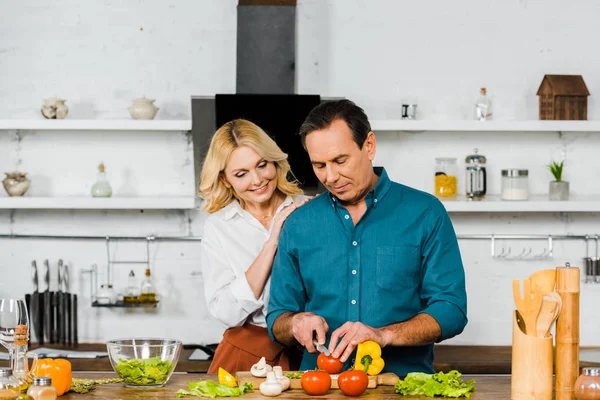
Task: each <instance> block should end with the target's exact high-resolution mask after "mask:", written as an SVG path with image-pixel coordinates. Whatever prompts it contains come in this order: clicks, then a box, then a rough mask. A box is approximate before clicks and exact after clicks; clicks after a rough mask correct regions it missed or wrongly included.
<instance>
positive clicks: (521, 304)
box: [513, 279, 542, 336]
mask: <svg viewBox="0 0 600 400" xmlns="http://www.w3.org/2000/svg"><path fill="white" fill-rule="evenodd" d="M513 297H514V299H515V305H516V306H517V310H518V311H519V313H520V314H521V315H522V316H523V321H524V322H525V333H527V334H531V336H535V335H536V320H537V316H538V314H539V313H540V308H541V306H542V295H541V294H540V293H539V292H537V291H532V290H531V282H530V281H529V279H523V297H521V287H520V283H519V279H513Z"/></svg>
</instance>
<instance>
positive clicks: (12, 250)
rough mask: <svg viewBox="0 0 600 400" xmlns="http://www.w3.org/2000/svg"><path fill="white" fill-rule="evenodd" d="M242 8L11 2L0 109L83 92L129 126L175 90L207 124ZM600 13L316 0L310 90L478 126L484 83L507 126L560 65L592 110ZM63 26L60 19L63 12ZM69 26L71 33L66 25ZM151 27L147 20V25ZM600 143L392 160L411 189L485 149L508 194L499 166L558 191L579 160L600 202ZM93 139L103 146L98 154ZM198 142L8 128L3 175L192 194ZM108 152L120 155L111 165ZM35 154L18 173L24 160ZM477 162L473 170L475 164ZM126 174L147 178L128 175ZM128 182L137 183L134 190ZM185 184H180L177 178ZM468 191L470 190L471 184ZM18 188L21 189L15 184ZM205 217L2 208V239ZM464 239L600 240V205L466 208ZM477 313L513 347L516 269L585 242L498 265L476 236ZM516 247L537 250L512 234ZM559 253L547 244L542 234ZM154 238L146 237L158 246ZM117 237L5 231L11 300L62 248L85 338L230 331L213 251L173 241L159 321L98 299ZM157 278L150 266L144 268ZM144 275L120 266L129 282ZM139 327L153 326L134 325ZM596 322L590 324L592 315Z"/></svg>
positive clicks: (386, 141)
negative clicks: (17, 134)
mask: <svg viewBox="0 0 600 400" xmlns="http://www.w3.org/2000/svg"><path fill="white" fill-rule="evenodd" d="M236 3H237V2H235V1H233V0H230V1H223V0H214V1H208V0H205V1H190V0H188V1H177V2H176V1H167V2H165V1H159V0H155V1H136V2H134V1H127V2H112V1H104V2H96V3H94V4H87V3H85V4H84V3H81V2H74V1H67V2H63V3H60V4H53V5H51V6H50V5H47V4H46V3H42V2H40V1H32V2H28V3H27V4H21V3H19V4H16V3H12V4H10V6H9V5H8V4H7V3H3V4H1V5H0V15H1V16H2V17H0V22H2V23H0V76H2V79H1V81H0V101H1V104H2V105H3V106H2V107H1V108H0V118H37V117H38V113H39V111H38V109H39V105H40V104H41V102H42V98H44V97H48V96H51V95H57V96H61V97H63V98H67V99H68V105H69V106H70V114H69V118H73V119H75V118H128V116H127V111H126V107H127V106H128V104H129V102H130V100H131V99H132V98H135V97H138V96H141V95H146V96H148V97H152V98H156V99H157V106H158V107H160V108H161V111H160V112H159V114H158V117H157V118H162V119H173V118H182V117H189V116H190V96H191V95H211V94H214V93H231V92H234V91H235V35H236V9H235V7H236ZM598 17H600V5H598V4H596V2H594V1H593V0H578V1H576V2H572V3H570V4H569V7H565V6H564V2H561V1H558V0H552V1H545V2H538V1H527V0H521V1H504V2H481V1H475V0H459V1H455V2H452V3H448V2H444V1H421V2H405V1H390V0H388V1H384V0H375V1H373V0H371V1H366V0H363V1H359V0H354V1H349V0H335V1H334V0H331V1H323V0H311V1H309V0H305V1H299V5H298V25H297V29H298V43H297V46H298V52H297V67H298V70H297V87H298V92H299V93H319V94H321V95H324V96H346V97H348V98H350V99H353V100H355V101H356V102H357V103H358V104H359V105H362V106H363V107H364V108H365V109H366V111H367V113H368V114H369V116H370V117H371V118H372V119H380V118H398V117H400V114H401V104H402V103H404V102H408V101H410V102H416V103H418V117H419V118H420V119H436V120H456V119H470V118H471V114H472V105H473V102H474V100H475V99H476V97H477V96H478V91H479V88H480V87H482V86H485V87H487V88H488V93H489V94H490V96H491V98H492V100H493V102H494V109H495V118H496V119H520V120H524V119H537V97H536V96H535V92H536V90H537V88H538V85H539V83H540V82H541V79H542V77H543V75H544V74H545V73H565V74H570V73H576V74H582V75H583V76H584V78H585V80H586V83H587V85H588V88H589V90H590V92H591V93H592V96H590V97H589V106H588V116H589V119H595V118H596V119H597V118H598V115H599V114H600V113H599V111H598V107H599V105H598V102H595V100H594V98H595V97H594V95H595V94H596V93H598V92H600V90H599V89H600V88H599V86H600V78H599V77H598V74H596V69H597V68H596V66H597V64H598V61H599V56H598V55H597V52H594V51H593V48H592V47H590V45H589V43H593V38H595V37H597V36H598V30H597V28H595V27H596V24H595V21H596V20H597V19H598ZM57 20H60V21H61V22H62V23H61V24H58V23H57V22H56V21H57ZM59 25H60V27H59ZM140 28H143V30H141V29H140ZM599 140H600V139H598V137H597V135H594V134H585V133H580V134H567V135H563V136H559V135H558V134H549V133H526V134H525V133H523V134H519V133H512V134H508V133H485V134H477V133H462V134H461V133H458V134H457V133H443V132H442V133H419V134H409V133H400V132H398V133H381V134H378V145H379V146H378V155H377V159H376V163H377V164H379V165H384V166H385V167H386V168H387V169H388V172H389V173H390V175H391V177H392V178H393V179H395V180H397V181H399V182H403V183H406V184H408V185H411V186H414V187H417V188H419V189H423V190H427V191H431V188H432V175H433V163H434V158H435V157H438V156H454V157H457V158H459V160H462V159H464V157H465V156H466V155H467V154H470V153H471V151H472V150H473V148H475V147H477V148H479V149H480V153H482V154H485V155H486V156H487V157H488V159H489V175H490V181H489V183H490V192H491V193H498V192H499V190H500V182H499V174H500V172H499V170H500V169H501V168H507V167H519V168H528V169H529V170H530V180H531V191H532V192H533V193H538V194H543V193H546V192H547V182H548V181H549V180H550V178H551V176H550V174H549V173H548V172H547V171H546V170H545V168H544V165H545V164H547V163H548V162H549V161H550V159H551V158H553V157H554V158H556V157H562V156H563V155H565V156H566V159H567V168H566V172H565V178H566V179H567V180H569V181H571V185H572V192H573V193H574V194H577V195H585V194H600V184H599V183H598V182H597V180H596V179H595V172H596V171H595V170H596V168H597V161H596V160H597V157H596V153H597V152H598V151H600V143H598V141H599ZM88 145H89V146H88ZM190 156H191V155H190V148H189V144H188V143H187V139H186V138H185V137H184V136H181V135H178V134H165V133H154V134H131V133H129V134H127V133H111V134H106V135H100V134H94V135H90V134H89V133H69V134H64V133H63V134H61V133H53V134H49V133H44V134H26V135H25V136H24V138H23V140H22V141H21V142H17V141H16V140H14V138H11V137H10V135H8V134H6V133H5V134H0V167H1V168H2V170H5V169H7V168H11V169H12V168H16V167H17V166H19V168H22V169H26V170H28V171H30V173H31V174H32V175H33V176H34V177H37V178H38V181H41V182H44V185H43V186H36V185H34V186H33V187H32V189H31V190H32V192H31V193H32V194H34V193H36V194H39V193H42V192H43V193H53V194H81V193H87V191H88V190H89V185H90V184H91V183H93V180H94V178H95V172H94V171H95V169H94V168H95V165H96V164H97V162H98V161H100V160H103V161H105V162H106V163H107V167H108V171H109V173H110V174H111V175H110V176H111V181H114V184H115V186H116V187H120V188H122V189H126V188H133V189H132V191H133V193H146V194H148V193H162V194H166V193H173V191H175V192H178V193H190V192H191V191H193V175H192V174H193V169H192V168H191V167H190V164H189V163H188V162H187V160H189V157H190ZM107 160H108V161H107ZM19 162H20V163H21V164H20V165H18V163H19ZM461 167H462V165H461ZM126 177H130V180H129V181H128V180H127V179H126ZM123 182H130V184H128V185H124V184H123ZM174 182H175V184H173V183H174ZM461 187H462V183H461ZM0 195H4V194H0ZM203 217H204V215H203V214H202V213H199V212H185V213H184V212H177V211H172V212H145V213H143V214H140V213H139V212H84V211H78V212H59V211H56V212H44V211H35V212H33V211H18V212H14V213H10V212H6V211H4V212H0V232H2V233H6V232H13V233H56V234H64V233H81V234H113V235H114V234H141V235H146V234H149V233H155V234H161V233H162V234H172V235H186V234H190V233H191V234H194V235H200V234H201V233H202V219H203ZM452 218H453V222H454V224H455V228H456V230H457V233H459V234H470V233H482V234H489V233H497V234H501V233H524V234H527V233H538V234H550V233H552V234H564V233H570V234H585V233H599V232H600V224H599V217H598V215H596V214H568V215H563V214H516V215H512V214H500V215H489V214H469V215H453V216H452ZM460 244H461V250H462V254H463V258H464V262H465V269H466V272H467V283H468V294H469V319H470V323H469V325H468V327H467V329H466V330H465V332H464V333H463V334H462V335H461V336H459V337H458V338H455V339H453V340H451V341H450V342H449V343H468V344H490V345H493V344H504V345H507V344H510V342H511V334H510V332H511V316H510V312H511V309H512V308H513V304H512V294H511V279H512V278H515V277H519V278H523V277H526V276H527V275H529V274H530V273H531V272H533V271H535V270H537V269H541V268H553V267H554V266H556V265H561V264H563V263H564V262H565V261H570V262H571V263H572V264H575V265H579V263H580V258H581V257H582V256H583V255H584V251H585V247H584V245H583V243H581V242H560V243H557V244H556V249H555V259H554V260H552V261H549V262H548V261H546V262H512V263H510V262H498V261H496V260H493V259H492V258H491V257H490V255H489V243H488V242H474V241H461V243H460ZM505 245H506V246H509V245H510V246H511V247H512V249H513V252H514V251H518V250H520V249H521V248H522V247H523V246H524V245H526V244H524V243H519V242H515V243H507V244H505ZM527 245H528V246H529V245H532V246H533V247H534V251H536V250H537V251H541V250H542V249H543V247H544V243H532V244H527ZM140 246H141V247H140ZM112 251H113V255H114V256H115V257H116V258H118V259H138V258H140V257H143V256H144V254H145V250H144V248H143V245H141V244H137V245H134V244H123V243H122V244H118V246H117V247H116V248H115V249H113V250H112ZM105 253H106V249H105V247H104V243H102V242H98V243H91V242H83V243H82V242H65V241H51V240H47V241H34V242H32V241H27V240H0V260H1V261H0V271H1V272H2V273H3V276H5V277H6V278H4V279H2V280H1V282H0V293H2V294H15V295H16V294H22V293H23V292H24V291H26V290H30V289H31V286H30V284H29V279H28V277H29V268H28V265H29V263H30V261H31V259H33V258H36V259H38V263H39V264H41V261H42V260H43V259H44V258H50V259H51V260H53V263H54V264H53V265H55V263H56V260H57V259H58V258H59V257H62V258H63V259H64V260H65V261H67V262H68V263H69V264H70V265H71V266H72V268H73V269H74V270H75V271H76V273H75V276H77V279H76V282H75V283H74V286H75V287H74V289H75V290H76V291H77V292H79V293H80V295H81V296H82V300H81V303H82V310H81V311H82V313H81V319H82V328H81V335H82V338H81V339H82V340H84V341H102V340H105V339H108V338H111V337H114V336H128V335H140V334H145V335H167V334H169V335H173V333H172V332H173V329H175V332H177V333H176V336H177V337H180V338H182V339H183V340H185V341H186V342H201V343H208V342H212V341H215V340H218V339H219V336H220V333H221V330H222V327H221V326H219V325H215V323H214V321H213V320H212V319H211V318H210V317H209V316H208V315H207V312H206V310H205V307H204V305H203V297H202V281H201V278H199V277H197V276H192V273H193V272H194V271H197V270H198V269H199V265H198V259H199V257H198V245H197V244H193V243H184V244H173V243H160V244H157V245H155V246H154V247H153V248H152V251H151V259H152V262H153V268H154V271H155V276H156V279H157V280H158V282H159V290H160V291H161V294H163V295H164V296H165V301H164V304H163V306H162V307H161V308H160V309H159V310H158V312H157V313H140V312H135V313H124V312H123V311H113V310H98V309H91V308H90V307H89V306H87V302H86V300H87V301H88V302H89V282H88V281H87V280H86V279H88V278H87V275H85V274H84V275H82V274H80V273H79V271H80V270H81V269H87V268H89V267H90V265H91V264H92V263H97V264H99V266H101V267H102V266H104V265H105V264H106V254H105ZM136 268H137V269H136V274H137V275H138V276H140V275H141V272H142V268H143V267H142V266H138V267H136ZM128 271H129V268H127V267H124V268H120V267H119V268H115V280H118V279H123V280H124V279H125V277H126V275H127V272H128ZM581 297H582V309H581V314H582V318H581V321H582V330H581V343H582V345H600V339H599V337H600V335H598V333H600V332H599V328H598V326H597V324H594V323H593V321H594V318H595V309H596V307H595V304H597V303H598V302H599V301H600V286H595V285H583V287H582V293H581ZM132 321H135V323H132ZM588 321H589V322H588Z"/></svg>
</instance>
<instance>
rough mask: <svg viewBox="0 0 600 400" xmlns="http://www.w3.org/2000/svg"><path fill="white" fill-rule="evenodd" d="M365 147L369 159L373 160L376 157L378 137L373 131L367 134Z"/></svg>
mask: <svg viewBox="0 0 600 400" xmlns="http://www.w3.org/2000/svg"><path fill="white" fill-rule="evenodd" d="M363 149H365V151H366V152H367V155H368V156H369V160H370V161H373V159H375V153H376V152H377V139H375V134H374V133H373V132H369V134H368V135H367V139H366V140H365V143H364V144H363Z"/></svg>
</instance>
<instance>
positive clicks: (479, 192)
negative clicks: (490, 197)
mask: <svg viewBox="0 0 600 400" xmlns="http://www.w3.org/2000/svg"><path fill="white" fill-rule="evenodd" d="M477 151H478V150H477V149H475V150H474V153H475V154H471V155H469V156H467V157H466V158H465V196H466V197H467V199H469V200H483V199H484V198H485V194H486V192H487V173H486V163H487V159H486V158H485V156H482V155H481V154H477Z"/></svg>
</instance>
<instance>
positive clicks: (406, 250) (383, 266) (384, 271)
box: [377, 246, 421, 292]
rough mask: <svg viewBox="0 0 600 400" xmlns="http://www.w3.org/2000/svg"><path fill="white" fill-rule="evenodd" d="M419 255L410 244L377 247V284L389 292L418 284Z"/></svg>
mask: <svg viewBox="0 0 600 400" xmlns="http://www.w3.org/2000/svg"><path fill="white" fill-rule="evenodd" d="M420 269H421V256H420V254H419V251H418V248H416V247H410V246H379V247H377V286H379V287H380V288H382V289H385V290H389V291H391V292H398V291H401V290H405V289H406V288H407V287H413V288H414V287H415V286H418V284H419V281H418V278H419V272H420Z"/></svg>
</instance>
